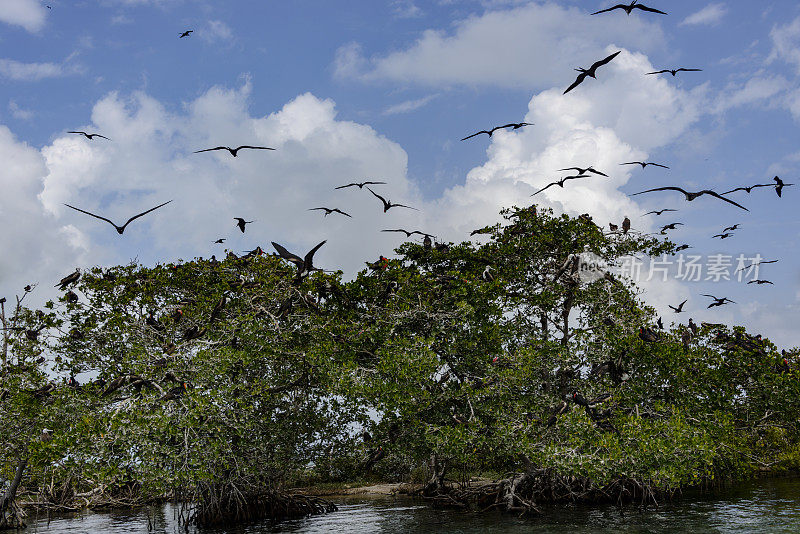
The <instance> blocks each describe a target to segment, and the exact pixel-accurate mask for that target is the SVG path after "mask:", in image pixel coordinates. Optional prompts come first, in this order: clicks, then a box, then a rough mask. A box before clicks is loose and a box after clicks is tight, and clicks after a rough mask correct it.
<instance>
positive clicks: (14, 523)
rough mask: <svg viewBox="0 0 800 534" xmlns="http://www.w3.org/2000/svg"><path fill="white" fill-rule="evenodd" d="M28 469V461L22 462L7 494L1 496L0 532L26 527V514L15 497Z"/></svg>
mask: <svg viewBox="0 0 800 534" xmlns="http://www.w3.org/2000/svg"><path fill="white" fill-rule="evenodd" d="M26 467H28V460H27V459H23V460H20V462H19V464H18V465H17V471H16V473H15V474H14V480H12V481H11V484H10V485H9V486H8V489H7V490H6V492H5V493H4V494H3V495H0V530H1V529H16V528H23V527H25V521H24V520H23V518H24V517H25V513H24V512H23V511H22V510H21V509H20V507H19V506H18V505H17V503H16V501H15V497H16V495H17V489H18V488H19V485H20V482H22V474H23V473H24V472H25V468H26Z"/></svg>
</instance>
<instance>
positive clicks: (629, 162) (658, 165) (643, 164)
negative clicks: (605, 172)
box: [620, 161, 669, 169]
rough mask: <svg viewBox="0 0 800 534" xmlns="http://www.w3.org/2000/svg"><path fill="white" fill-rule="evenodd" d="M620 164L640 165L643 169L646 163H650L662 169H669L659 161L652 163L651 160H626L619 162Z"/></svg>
mask: <svg viewBox="0 0 800 534" xmlns="http://www.w3.org/2000/svg"><path fill="white" fill-rule="evenodd" d="M620 165H641V166H642V168H643V169H644V168H645V167H647V166H648V165H652V166H653V167H661V168H662V169H669V167H667V166H666V165H661V164H660V163H653V162H651V161H628V162H627V163H620Z"/></svg>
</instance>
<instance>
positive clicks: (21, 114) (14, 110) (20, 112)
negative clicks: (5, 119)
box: [8, 100, 33, 121]
mask: <svg viewBox="0 0 800 534" xmlns="http://www.w3.org/2000/svg"><path fill="white" fill-rule="evenodd" d="M8 111H10V112H11V116H12V117H14V118H15V119H20V120H23V121H27V120H31V119H32V118H33V111H31V110H29V109H23V108H21V107H19V105H18V104H17V103H16V102H15V101H13V100H9V101H8Z"/></svg>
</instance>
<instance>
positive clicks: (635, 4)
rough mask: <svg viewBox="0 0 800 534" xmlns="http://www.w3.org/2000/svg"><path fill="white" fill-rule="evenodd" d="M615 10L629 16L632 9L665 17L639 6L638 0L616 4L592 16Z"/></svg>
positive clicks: (651, 9) (653, 10)
mask: <svg viewBox="0 0 800 534" xmlns="http://www.w3.org/2000/svg"><path fill="white" fill-rule="evenodd" d="M615 9H622V10H624V11H625V13H627V14H628V15H630V14H631V11H633V10H634V9H641V10H642V11H649V12H650V13H659V14H661V15H666V13H664V12H663V11H659V10H658V9H653V8H652V7H647V6H645V5H642V4H639V3H638V0H633V2H631V3H630V4H628V5H625V4H617V5H615V6H613V7H609V8H607V9H601V10H600V11H595V12H594V13H592V15H599V14H600V13H605V12H607V11H613V10H615Z"/></svg>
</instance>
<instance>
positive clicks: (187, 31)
mask: <svg viewBox="0 0 800 534" xmlns="http://www.w3.org/2000/svg"><path fill="white" fill-rule="evenodd" d="M190 33H194V30H186V31H185V32H183V33H181V35H180V37H178V39H183V38H184V37H189V34H190Z"/></svg>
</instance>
